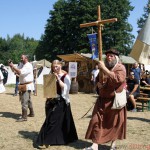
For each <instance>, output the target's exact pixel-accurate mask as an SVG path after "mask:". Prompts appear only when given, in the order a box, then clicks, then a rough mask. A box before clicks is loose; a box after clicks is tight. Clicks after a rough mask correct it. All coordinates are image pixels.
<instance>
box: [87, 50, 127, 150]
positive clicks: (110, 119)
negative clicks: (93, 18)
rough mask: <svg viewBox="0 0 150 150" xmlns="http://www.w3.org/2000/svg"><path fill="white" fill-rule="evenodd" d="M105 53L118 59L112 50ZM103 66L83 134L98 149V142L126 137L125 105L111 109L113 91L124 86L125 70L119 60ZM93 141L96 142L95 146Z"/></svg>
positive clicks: (93, 149)
mask: <svg viewBox="0 0 150 150" xmlns="http://www.w3.org/2000/svg"><path fill="white" fill-rule="evenodd" d="M107 54H113V57H116V58H117V59H118V56H116V54H117V53H115V52H114V53H113V51H109V52H108V53H106V55H107ZM110 57H112V56H110ZM107 59H108V58H107ZM110 59H111V58H110ZM101 64H102V62H101ZM101 64H100V65H101ZM101 66H102V65H101ZM103 66H105V65H103ZM103 66H102V67H101V68H102V70H103V68H104V70H103V71H104V76H103V80H104V81H103V85H102V86H101V88H100V89H99V97H98V99H97V101H96V104H95V107H94V110H93V113H92V119H91V120H90V123H89V126H88V129H87V132H86V136H85V138H86V139H91V140H92V142H93V145H92V146H93V147H92V146H91V147H90V148H91V150H95V149H98V144H103V143H106V142H110V141H111V142H113V141H116V140H117V139H120V140H122V139H125V138H126V107H123V108H122V109H111V107H112V105H113V101H114V96H115V94H114V91H116V92H117V93H118V92H121V91H122V90H123V88H125V86H126V70H125V67H124V66H123V65H122V64H121V63H119V61H117V62H116V64H115V66H114V67H113V68H111V69H106V67H103ZM97 79H99V76H98V77H97ZM100 82H102V81H100ZM94 143H96V148H95V147H94ZM112 147H113V148H111V149H115V146H112ZM90 148H85V149H90Z"/></svg>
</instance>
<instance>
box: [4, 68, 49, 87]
mask: <svg viewBox="0 0 150 150" xmlns="http://www.w3.org/2000/svg"><path fill="white" fill-rule="evenodd" d="M6 68H7V70H8V80H7V83H6V84H15V83H16V76H15V74H14V72H12V70H11V69H10V67H9V66H7V67H6ZM49 73H50V68H47V67H46V66H45V67H43V69H42V72H41V73H40V75H39V77H38V78H37V84H43V75H45V74H49Z"/></svg>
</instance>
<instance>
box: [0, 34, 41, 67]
mask: <svg viewBox="0 0 150 150" xmlns="http://www.w3.org/2000/svg"><path fill="white" fill-rule="evenodd" d="M37 45H38V41H36V40H34V39H33V38H29V37H27V38H26V39H25V38H24V35H20V34H16V35H14V36H13V37H12V38H10V37H9V36H7V39H2V38H0V63H3V64H5V65H7V61H8V59H12V60H13V62H14V63H18V62H19V61H20V56H21V54H28V55H29V56H30V60H31V61H32V60H33V55H34V53H35V49H36V48H37Z"/></svg>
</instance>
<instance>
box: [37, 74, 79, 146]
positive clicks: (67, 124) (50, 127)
mask: <svg viewBox="0 0 150 150" xmlns="http://www.w3.org/2000/svg"><path fill="white" fill-rule="evenodd" d="M57 78H58V79H57V83H56V84H57V98H53V99H47V101H46V105H45V111H46V119H45V122H44V124H43V126H42V128H41V130H40V132H39V135H38V138H37V144H38V145H39V146H43V145H65V144H68V143H70V142H74V141H76V140H77V139H78V136H77V132H76V128H75V124H74V120H73V117H72V113H71V107H70V100H69V90H70V84H71V81H70V78H69V76H68V75H67V74H66V73H64V72H60V73H59V74H58V75H57ZM60 82H61V83H63V85H64V87H63V88H62V87H61V86H60Z"/></svg>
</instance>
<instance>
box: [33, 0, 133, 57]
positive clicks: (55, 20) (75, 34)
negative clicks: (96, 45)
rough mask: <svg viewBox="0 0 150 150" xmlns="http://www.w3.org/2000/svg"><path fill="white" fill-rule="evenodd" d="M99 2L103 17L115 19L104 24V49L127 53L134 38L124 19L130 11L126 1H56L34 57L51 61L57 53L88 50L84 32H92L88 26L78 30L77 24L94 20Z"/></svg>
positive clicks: (128, 3) (127, 0)
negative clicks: (115, 49) (116, 20)
mask: <svg viewBox="0 0 150 150" xmlns="http://www.w3.org/2000/svg"><path fill="white" fill-rule="evenodd" d="M98 5H100V6H101V12H102V13H101V14H102V15H101V16H102V19H110V18H118V22H116V23H110V24H106V25H105V26H104V30H103V31H102V35H103V49H104V50H107V49H109V48H110V47H116V48H118V50H120V51H121V52H122V53H129V51H130V47H131V45H132V43H133V38H134V36H133V35H132V34H131V31H132V26H131V25H130V24H129V23H128V22H127V19H128V17H129V15H130V14H129V11H132V10H133V7H132V6H131V5H130V1H129V0H113V1H112V0H97V1H93V0H88V1H87V0H58V1H57V2H56V3H55V4H54V9H53V10H51V11H50V17H49V19H48V20H47V24H46V27H45V33H44V35H43V36H42V37H41V40H40V42H39V45H38V47H37V49H36V56H37V58H39V59H41V58H43V57H45V58H47V59H49V60H53V59H55V58H56V56H57V55H58V54H69V53H74V52H90V50H89V43H88V39H87V34H89V33H91V27H88V28H82V29H81V28H80V26H79V25H80V24H82V23H87V22H92V21H96V20H97V6H98ZM94 30H95V31H97V28H96V27H94Z"/></svg>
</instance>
